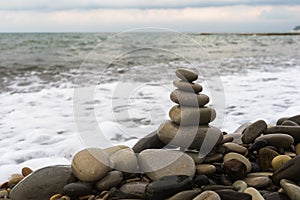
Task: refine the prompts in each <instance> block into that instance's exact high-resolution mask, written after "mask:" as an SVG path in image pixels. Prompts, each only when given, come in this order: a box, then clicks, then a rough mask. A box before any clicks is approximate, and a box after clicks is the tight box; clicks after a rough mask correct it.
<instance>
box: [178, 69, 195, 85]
mask: <svg viewBox="0 0 300 200" xmlns="http://www.w3.org/2000/svg"><path fill="white" fill-rule="evenodd" d="M175 74H176V76H177V77H178V78H180V79H181V80H183V81H186V82H190V83H191V82H193V81H195V80H197V79H198V74H197V73H196V72H194V71H192V70H189V69H184V68H179V69H177V70H176V72H175Z"/></svg>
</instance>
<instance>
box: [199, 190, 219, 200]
mask: <svg viewBox="0 0 300 200" xmlns="http://www.w3.org/2000/svg"><path fill="white" fill-rule="evenodd" d="M193 200H221V197H220V196H219V195H218V194H217V193H216V192H214V191H204V192H202V193H201V194H199V195H198V196H196V197H195V198H193Z"/></svg>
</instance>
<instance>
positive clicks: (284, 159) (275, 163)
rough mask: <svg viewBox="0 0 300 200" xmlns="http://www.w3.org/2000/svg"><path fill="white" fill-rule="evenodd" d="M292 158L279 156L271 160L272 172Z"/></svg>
mask: <svg viewBox="0 0 300 200" xmlns="http://www.w3.org/2000/svg"><path fill="white" fill-rule="evenodd" d="M291 159H292V158H291V157H290V156H287V155H279V156H276V157H275V158H273V160H272V167H273V169H274V170H277V169H279V168H280V167H281V166H282V165H283V164H284V163H286V162H287V161H289V160H291Z"/></svg>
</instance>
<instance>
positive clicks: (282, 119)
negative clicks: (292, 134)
mask: <svg viewBox="0 0 300 200" xmlns="http://www.w3.org/2000/svg"><path fill="white" fill-rule="evenodd" d="M287 119H289V118H288V117H282V118H279V119H278V120H277V122H276V125H281V124H282V123H283V122H284V121H285V120H287Z"/></svg>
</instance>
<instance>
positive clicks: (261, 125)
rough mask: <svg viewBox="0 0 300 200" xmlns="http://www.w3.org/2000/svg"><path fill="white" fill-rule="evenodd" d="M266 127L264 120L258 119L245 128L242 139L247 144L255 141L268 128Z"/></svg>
mask: <svg viewBox="0 0 300 200" xmlns="http://www.w3.org/2000/svg"><path fill="white" fill-rule="evenodd" d="M266 128H267V124H266V122H265V121H264V120H258V121H256V122H254V123H253V124H251V125H250V126H248V127H247V128H246V129H245V130H244V132H243V136H242V141H243V142H244V143H245V144H249V143H251V142H253V141H254V140H255V139H256V138H257V137H258V136H260V135H261V134H262V133H263V132H264V130H266Z"/></svg>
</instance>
